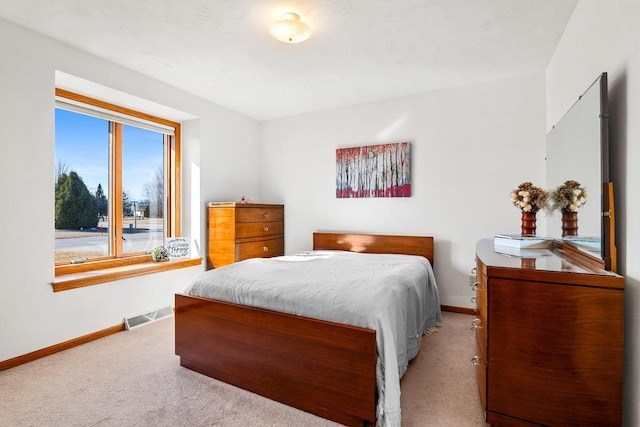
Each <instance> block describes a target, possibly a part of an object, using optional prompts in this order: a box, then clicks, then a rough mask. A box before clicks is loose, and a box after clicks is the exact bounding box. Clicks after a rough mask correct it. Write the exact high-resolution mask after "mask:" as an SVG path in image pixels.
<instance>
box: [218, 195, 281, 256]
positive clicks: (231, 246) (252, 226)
mask: <svg viewBox="0 0 640 427" xmlns="http://www.w3.org/2000/svg"><path fill="white" fill-rule="evenodd" d="M207 209H208V227H207V231H208V250H207V269H211V268H217V267H222V266H224V265H227V264H232V263H234V262H237V261H242V260H245V259H248V258H269V257H274V256H280V255H284V205H273V204H257V203H215V202H214V203H209V205H208V207H207Z"/></svg>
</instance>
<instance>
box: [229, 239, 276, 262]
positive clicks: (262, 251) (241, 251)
mask: <svg viewBox="0 0 640 427" xmlns="http://www.w3.org/2000/svg"><path fill="white" fill-rule="evenodd" d="M281 255H284V239H283V238H282V237H279V238H276V239H267V240H257V241H254V242H244V243H237V244H236V261H242V260H245V259H249V258H270V257H274V256H281Z"/></svg>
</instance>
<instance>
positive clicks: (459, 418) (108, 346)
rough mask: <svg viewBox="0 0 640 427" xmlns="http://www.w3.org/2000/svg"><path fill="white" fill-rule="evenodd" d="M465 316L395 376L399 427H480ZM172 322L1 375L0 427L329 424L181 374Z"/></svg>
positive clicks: (427, 342)
mask: <svg viewBox="0 0 640 427" xmlns="http://www.w3.org/2000/svg"><path fill="white" fill-rule="evenodd" d="M472 319H473V317H472V316H468V315H463V314H455V313H443V321H442V326H441V327H440V328H438V332H436V333H433V334H430V335H427V336H425V337H424V339H423V342H422V350H421V352H420V354H419V355H418V357H417V358H416V359H415V360H414V361H413V362H412V363H411V364H410V366H409V370H408V371H407V373H406V375H405V376H404V378H403V379H402V384H401V390H402V417H403V426H408V427H411V426H455V427H459V426H485V423H484V422H483V419H482V410H481V407H480V402H479V400H478V395H477V391H476V382H475V373H474V369H473V367H472V365H471V364H470V362H469V361H470V359H471V358H472V357H473V354H474V353H473V352H474V339H475V338H474V336H473V333H472V332H471V331H470V328H471V320H472ZM173 345H174V337H173V318H167V319H163V320H159V321H157V322H155V323H151V324H149V325H146V326H142V327H139V328H137V329H134V330H133V331H129V332H121V333H118V334H115V335H112V336H109V337H107V338H103V339H101V340H98V341H94V342H92V343H89V344H85V345H83V346H80V347H76V348H73V349H71V350H67V351H64V352H61V353H58V354H55V355H52V356H49V357H46V358H43V359H40V360H37V361H35V362H31V363H28V364H25V365H22V366H18V367H16V368H13V369H9V370H6V371H3V372H0V425H2V426H318V427H321V426H322V427H324V426H336V424H335V423H332V422H329V421H327V420H324V419H321V418H318V417H316V416H313V415H311V414H307V413H305V412H301V411H298V410H296V409H293V408H290V407H288V406H285V405H282V404H279V403H277V402H274V401H271V400H268V399H265V398H263V397H261V396H257V395H254V394H252V393H249V392H246V391H244V390H240V389H238V388H236V387H232V386H230V385H227V384H225V383H222V382H219V381H216V380H213V379H211V378H208V377H205V376H203V375H200V374H197V373H195V372H192V371H190V370H188V369H185V368H182V367H181V366H180V364H179V360H178V357H177V356H175V355H174V347H173Z"/></svg>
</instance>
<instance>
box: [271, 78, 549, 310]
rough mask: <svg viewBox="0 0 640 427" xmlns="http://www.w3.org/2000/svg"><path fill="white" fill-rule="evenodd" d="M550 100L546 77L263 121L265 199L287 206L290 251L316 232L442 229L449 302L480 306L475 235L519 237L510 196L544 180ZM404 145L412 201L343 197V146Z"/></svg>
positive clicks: (444, 290)
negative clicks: (473, 274) (474, 286)
mask: <svg viewBox="0 0 640 427" xmlns="http://www.w3.org/2000/svg"><path fill="white" fill-rule="evenodd" d="M544 104H545V81H544V74H543V73H539V74H534V75H527V76H523V77H519V78H514V79H510V80H506V81H499V82H491V83H485V84H480V85H475V86H469V87H460V88H453V89H447V90H443V91H438V92H431V93H427V94H422V95H415V96H407V97H402V98H397V99H392V100H388V101H383V102H377V103H372V104H366V105H358V106H353V107H349V108H343V109H336V110H329V111H324V112H319V113H313V114H307V115H302V116H297V117H291V118H287V119H281V120H274V121H270V122H265V123H264V124H263V134H262V153H261V175H260V177H261V180H262V190H261V201H262V202H282V203H284V204H285V217H286V220H285V250H286V252H287V253H291V252H295V251H299V250H306V249H310V248H311V245H312V238H311V236H312V232H313V231H353V232H367V233H385V234H417V235H433V236H434V237H435V245H436V254H435V258H436V262H435V271H436V277H437V280H438V286H439V289H440V295H441V298H442V303H443V304H445V305H452V306H457V307H473V306H474V305H473V304H472V303H471V300H470V298H471V297H472V296H473V293H472V292H471V290H470V288H469V286H468V282H469V271H470V269H471V268H472V267H473V265H474V263H475V256H474V254H475V244H476V242H477V240H478V239H481V238H487V237H488V238H491V237H493V235H494V234H496V233H520V212H519V210H517V208H515V207H514V206H512V204H511V201H510V199H509V193H510V192H511V190H512V189H514V188H516V187H517V186H518V184H520V183H521V182H523V181H527V180H530V181H533V182H534V183H539V185H544V179H545V178H544V150H545V142H544V141H545V106H544ZM401 141H409V142H411V143H412V157H413V164H412V192H413V194H412V196H411V197H410V198H380V199H336V196H335V173H336V172H335V150H336V148H342V147H349V146H359V145H372V144H377V143H384V142H401ZM538 216H539V217H540V219H539V220H538V223H539V224H538V227H539V232H540V233H541V234H544V232H545V224H544V223H545V219H544V214H539V215H538Z"/></svg>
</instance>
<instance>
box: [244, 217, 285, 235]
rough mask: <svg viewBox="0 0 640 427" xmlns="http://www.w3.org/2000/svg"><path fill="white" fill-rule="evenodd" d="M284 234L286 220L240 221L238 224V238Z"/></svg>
mask: <svg viewBox="0 0 640 427" xmlns="http://www.w3.org/2000/svg"><path fill="white" fill-rule="evenodd" d="M276 234H284V222H283V221H272V222H239V223H237V224H236V238H238V239H243V238H245V237H262V236H275V235H276Z"/></svg>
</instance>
